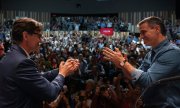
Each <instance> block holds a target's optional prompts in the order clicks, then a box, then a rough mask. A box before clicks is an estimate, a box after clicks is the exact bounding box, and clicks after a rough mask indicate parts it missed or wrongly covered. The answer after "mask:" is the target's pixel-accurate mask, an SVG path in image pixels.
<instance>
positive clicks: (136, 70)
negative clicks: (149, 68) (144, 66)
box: [131, 69, 143, 81]
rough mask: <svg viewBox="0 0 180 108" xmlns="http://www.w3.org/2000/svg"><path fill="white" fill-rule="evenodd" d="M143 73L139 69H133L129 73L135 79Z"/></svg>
mask: <svg viewBox="0 0 180 108" xmlns="http://www.w3.org/2000/svg"><path fill="white" fill-rule="evenodd" d="M142 73H143V71H142V70H139V69H135V70H134V71H133V72H132V73H131V77H132V79H133V80H135V81H137V80H138V79H139V77H140V76H141V74H142Z"/></svg>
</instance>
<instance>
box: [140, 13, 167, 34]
mask: <svg viewBox="0 0 180 108" xmlns="http://www.w3.org/2000/svg"><path fill="white" fill-rule="evenodd" d="M144 23H148V24H149V26H150V27H154V26H155V25H159V26H160V29H161V34H162V35H164V36H165V35H166V27H165V25H164V22H163V20H162V19H161V18H159V17H156V16H150V17H147V18H145V19H143V20H142V21H140V22H139V23H138V24H137V26H138V27H139V26H140V25H142V24H144Z"/></svg>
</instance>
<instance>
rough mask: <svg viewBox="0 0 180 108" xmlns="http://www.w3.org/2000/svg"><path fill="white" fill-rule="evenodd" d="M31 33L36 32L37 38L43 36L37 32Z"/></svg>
mask: <svg viewBox="0 0 180 108" xmlns="http://www.w3.org/2000/svg"><path fill="white" fill-rule="evenodd" d="M33 34H36V35H37V36H38V38H42V37H43V35H42V34H39V33H33Z"/></svg>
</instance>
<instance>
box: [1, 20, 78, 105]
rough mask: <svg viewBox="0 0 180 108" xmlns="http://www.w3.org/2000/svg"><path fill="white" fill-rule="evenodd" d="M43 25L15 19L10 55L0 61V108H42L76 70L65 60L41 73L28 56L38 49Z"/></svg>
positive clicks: (71, 61) (73, 64) (73, 63)
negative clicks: (57, 66)
mask: <svg viewBox="0 0 180 108" xmlns="http://www.w3.org/2000/svg"><path fill="white" fill-rule="evenodd" d="M42 30H43V25H42V24H41V23H40V22H38V21H36V20H34V19H32V18H20V19H17V20H16V21H15V22H14V24H13V27H12V42H13V45H12V47H11V50H10V52H8V53H7V54H6V56H4V57H3V59H2V60H1V61H0V86H1V88H0V108H42V107H43V105H42V101H49V102H51V101H53V100H55V99H56V97H57V96H58V95H59V93H60V91H61V90H62V89H63V84H64V79H65V77H66V76H68V75H69V74H71V73H73V72H74V71H75V70H77V68H78V67H79V61H78V60H76V59H68V60H67V61H66V62H61V63H60V65H59V69H55V70H51V71H49V72H44V73H45V74H43V75H42V74H41V73H40V72H39V71H38V69H37V66H36V64H35V62H34V61H33V60H31V59H30V56H29V54H30V53H32V52H34V51H37V50H39V48H40V43H41V42H42V38H41V37H42Z"/></svg>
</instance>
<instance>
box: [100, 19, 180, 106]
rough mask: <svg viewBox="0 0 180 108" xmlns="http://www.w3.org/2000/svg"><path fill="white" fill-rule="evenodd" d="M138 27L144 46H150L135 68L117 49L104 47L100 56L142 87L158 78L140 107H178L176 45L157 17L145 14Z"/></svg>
mask: <svg viewBox="0 0 180 108" xmlns="http://www.w3.org/2000/svg"><path fill="white" fill-rule="evenodd" d="M138 27H139V30H140V38H141V39H143V41H144V43H145V44H146V45H147V46H151V47H152V50H151V51H149V52H148V53H147V54H146V56H145V58H144V60H143V62H142V64H141V65H140V67H139V68H138V69H137V68H135V67H133V66H132V65H131V64H130V63H129V62H128V61H127V60H126V59H125V58H124V57H123V54H122V53H121V51H119V49H118V48H116V49H115V51H113V50H111V49H110V48H107V47H106V48H104V49H103V54H104V58H105V59H106V60H109V61H111V62H113V63H114V64H115V65H116V66H117V67H118V68H121V69H122V70H123V72H124V74H125V75H126V76H127V77H128V78H129V79H130V80H132V82H133V83H134V84H137V85H139V86H140V87H141V88H142V89H145V88H147V87H148V88H149V86H151V85H153V84H155V83H156V82H157V81H160V80H161V81H160V82H159V83H161V84H159V85H158V86H155V87H152V88H151V89H149V90H148V92H147V93H144V95H142V100H143V103H144V104H143V107H144V108H179V107H180V103H179V102H180V92H179V91H180V78H179V79H178V78H176V77H177V76H180V60H179V57H180V48H178V47H177V46H176V45H175V44H173V43H170V42H169V40H168V39H167V37H166V28H165V25H164V23H163V20H161V19H160V18H159V17H155V16H151V17H147V18H145V19H143V20H142V21H140V22H139V23H138ZM168 78H169V79H168ZM162 79H166V80H162ZM173 79H174V80H173ZM162 81H163V82H162Z"/></svg>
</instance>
